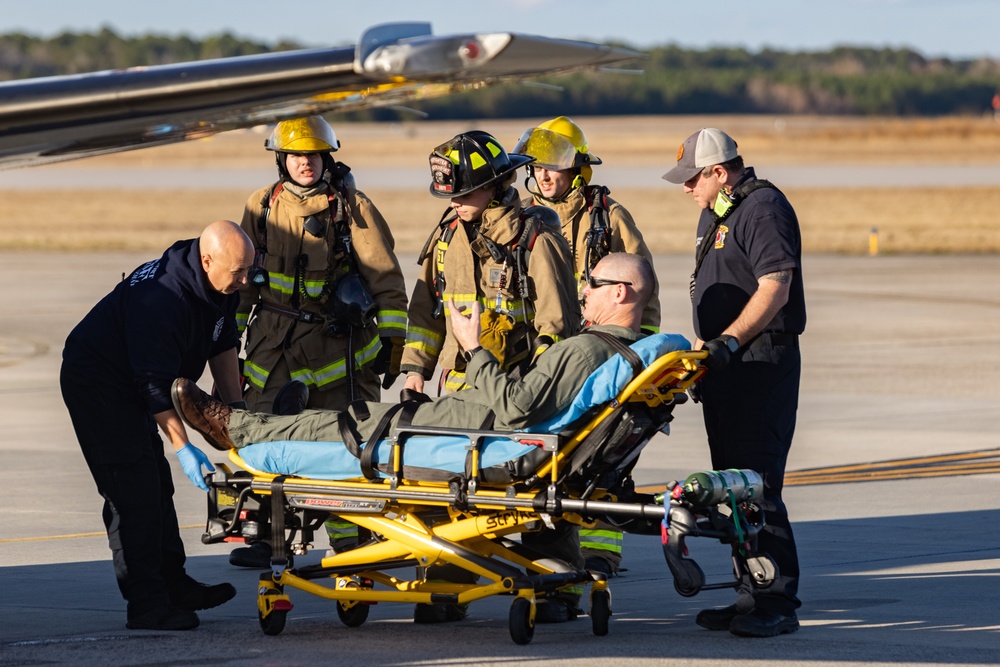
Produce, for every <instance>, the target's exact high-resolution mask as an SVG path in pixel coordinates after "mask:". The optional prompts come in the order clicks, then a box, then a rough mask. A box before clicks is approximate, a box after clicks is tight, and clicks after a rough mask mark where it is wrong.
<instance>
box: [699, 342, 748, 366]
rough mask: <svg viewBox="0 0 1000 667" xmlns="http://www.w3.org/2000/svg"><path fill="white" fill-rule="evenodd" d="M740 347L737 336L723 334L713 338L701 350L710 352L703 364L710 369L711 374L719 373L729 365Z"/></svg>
mask: <svg viewBox="0 0 1000 667" xmlns="http://www.w3.org/2000/svg"><path fill="white" fill-rule="evenodd" d="M739 347H740V342H739V341H738V340H736V337H735V336H730V335H729V334H722V335H721V336H719V337H718V338H713V339H712V340H710V341H706V342H705V345H704V346H703V347H702V348H701V349H703V350H705V351H706V352H708V357H706V358H705V359H704V360H703V361H702V362H701V363H703V364H704V365H705V367H706V368H708V371H709V372H710V373H718V372H719V371H721V370H722V369H724V368H725V367H726V366H728V365H729V360H730V359H732V357H733V354H734V353H735V352H736V350H738V349H739Z"/></svg>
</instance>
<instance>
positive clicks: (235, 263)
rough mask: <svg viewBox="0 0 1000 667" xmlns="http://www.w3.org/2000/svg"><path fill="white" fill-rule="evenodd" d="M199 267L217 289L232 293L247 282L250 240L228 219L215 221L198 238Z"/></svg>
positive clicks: (252, 250) (250, 252)
mask: <svg viewBox="0 0 1000 667" xmlns="http://www.w3.org/2000/svg"><path fill="white" fill-rule="evenodd" d="M198 248H199V250H200V252H201V266H202V268H203V269H204V270H205V274H206V276H207V277H208V282H209V284H211V285H212V288H213V289H215V290H216V291H217V292H222V293H223V294H232V293H233V292H236V291H238V290H239V289H240V287H242V286H243V285H245V284H246V281H247V273H248V272H249V271H250V267H251V266H252V265H253V255H254V249H253V242H252V241H251V240H250V237H249V236H247V235H246V233H245V232H244V231H243V230H242V229H240V226H239V225H237V224H236V223H235V222H232V221H231V220H216V221H215V222H213V223H212V224H210V225H209V226H208V227H206V228H205V230H204V231H203V232H202V233H201V236H200V237H199V238H198Z"/></svg>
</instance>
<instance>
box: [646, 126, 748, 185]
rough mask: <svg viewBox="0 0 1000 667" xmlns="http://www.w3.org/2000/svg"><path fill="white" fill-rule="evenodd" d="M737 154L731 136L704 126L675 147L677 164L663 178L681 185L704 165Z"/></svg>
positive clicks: (716, 162) (718, 161) (727, 159)
mask: <svg viewBox="0 0 1000 667" xmlns="http://www.w3.org/2000/svg"><path fill="white" fill-rule="evenodd" d="M738 154H739V152H738V151H737V149H736V142H735V141H733V138H732V137H730V136H729V135H728V134H726V133H725V132H723V131H722V130H717V129H715V128H714V127H704V128H702V129H700V130H698V131H697V132H695V133H694V134H692V135H691V136H690V137H688V138H687V139H685V140H684V143H683V144H681V146H680V148H679V149H677V166H676V167H674V168H673V169H671V170H670V171H668V172H667V173H665V174H664V175H663V180H665V181H670V182H671V183H675V184H677V185H681V184H683V183H685V182H687V181H689V180H691V179H692V178H693V177H695V176H697V175H698V173H699V172H701V170H702V169H704V168H705V167H711V166H712V165H714V164H722V163H723V162H729V161H730V160H732V159H733V158H735V157H736V156H737V155H738Z"/></svg>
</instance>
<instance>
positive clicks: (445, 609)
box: [413, 602, 469, 623]
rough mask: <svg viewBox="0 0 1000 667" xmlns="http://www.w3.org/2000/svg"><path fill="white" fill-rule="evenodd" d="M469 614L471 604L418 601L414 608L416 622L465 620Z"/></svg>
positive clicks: (414, 620)
mask: <svg viewBox="0 0 1000 667" xmlns="http://www.w3.org/2000/svg"><path fill="white" fill-rule="evenodd" d="M468 615H469V604H468V603H465V604H440V603H434V604H424V603H422V602H421V603H417V606H416V607H415V608H414V609H413V622H414V623H449V622H453V621H463V620H465V618H466V617H467V616H468Z"/></svg>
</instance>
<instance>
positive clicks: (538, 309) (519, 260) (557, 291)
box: [401, 130, 580, 393]
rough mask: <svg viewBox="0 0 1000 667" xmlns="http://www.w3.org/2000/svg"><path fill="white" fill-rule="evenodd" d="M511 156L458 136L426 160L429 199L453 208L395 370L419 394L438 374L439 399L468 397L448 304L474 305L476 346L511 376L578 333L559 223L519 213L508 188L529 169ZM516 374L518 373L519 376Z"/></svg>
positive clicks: (487, 138) (439, 233)
mask: <svg viewBox="0 0 1000 667" xmlns="http://www.w3.org/2000/svg"><path fill="white" fill-rule="evenodd" d="M530 161H531V160H530V158H527V157H525V156H523V155H513V154H512V155H508V154H507V152H506V151H505V150H504V149H503V147H502V146H501V145H500V142H498V141H497V140H496V138H495V137H493V136H491V135H489V134H488V133H486V132H482V131H478V130H476V131H471V132H465V133H462V134H459V135H457V136H455V137H454V138H452V139H451V140H449V141H448V142H446V143H444V144H442V145H440V146H438V147H437V148H435V149H434V152H433V153H431V155H430V168H431V177H432V183H431V185H430V192H431V194H432V195H434V196H435V197H440V198H443V199H450V200H451V203H450V205H449V207H448V208H447V209H446V210H445V212H444V214H443V215H442V217H441V221H440V222H439V223H438V225H437V227H436V228H435V230H434V232H432V234H431V235H430V237H429V238H428V240H427V243H426V245H425V246H424V250H423V252H422V253H421V256H420V264H421V269H420V275H419V277H418V279H417V284H416V285H415V286H414V289H413V292H412V294H411V297H410V306H409V311H408V314H407V319H408V325H409V326H408V328H407V333H406V347H405V349H404V351H403V359H402V364H401V369H402V371H403V372H404V373H406V374H407V378H406V388H407V389H414V390H417V391H423V388H424V383H425V382H426V381H429V380H430V379H431V377H432V375H433V373H434V370H435V368H436V367H437V366H438V365H440V367H441V383H440V387H439V393H440V392H441V390H444V391H457V390H460V389H462V388H464V387H465V365H466V358H465V355H467V354H469V353H471V352H473V350H463V349H461V347H460V346H459V344H458V342H457V341H456V340H455V338H454V336H453V335H452V333H451V324H450V319H449V316H450V313H449V312H448V311H447V303H448V299H449V298H454V299H455V303H456V304H457V305H458V306H459V307H469V308H471V306H472V304H473V303H475V302H477V301H478V302H479V304H480V306H481V308H482V311H483V331H484V335H483V339H482V345H483V347H485V348H488V349H489V350H490V351H491V352H493V353H494V356H496V358H497V359H498V360H499V361H500V362H501V367H502V368H503V369H504V370H505V371H508V372H520V371H523V370H525V369H526V368H527V365H528V364H530V362H531V360H532V359H533V358H534V356H535V355H537V354H538V353H539V351H540V350H544V348H545V347H546V346H547V345H548V344H551V343H553V342H555V341H557V340H559V339H561V338H565V337H566V336H571V335H573V334H575V333H576V332H577V331H579V328H580V318H579V312H580V306H579V303H578V302H577V297H576V284H575V283H576V281H575V278H574V277H573V272H572V268H571V267H572V260H571V255H570V251H569V247H568V246H567V244H566V242H565V239H563V238H562V236H561V235H560V234H559V229H558V224H559V223H558V218H557V217H556V215H555V214H554V213H553V212H552V211H551V210H549V209H547V208H544V207H530V208H527V209H522V207H521V202H520V197H519V195H518V192H517V190H516V189H515V188H513V187H512V183H513V181H514V178H515V177H516V174H517V169H518V168H519V167H522V166H524V165H525V164H527V163H528V162H530ZM515 369H516V370H515Z"/></svg>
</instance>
